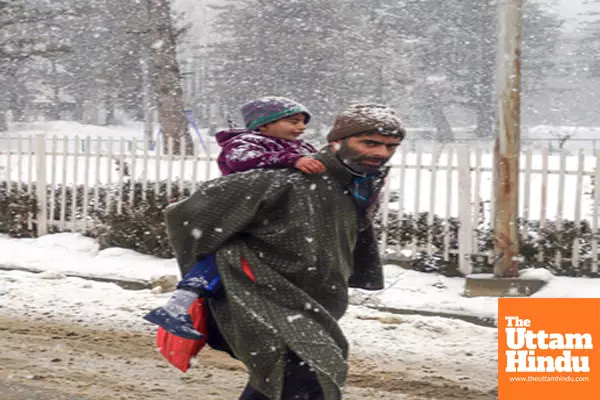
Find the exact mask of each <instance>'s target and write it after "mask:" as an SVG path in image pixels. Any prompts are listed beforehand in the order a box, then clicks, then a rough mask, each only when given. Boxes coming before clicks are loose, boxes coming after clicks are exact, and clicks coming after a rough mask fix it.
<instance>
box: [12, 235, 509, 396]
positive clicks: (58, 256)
mask: <svg viewBox="0 0 600 400" xmlns="http://www.w3.org/2000/svg"><path fill="white" fill-rule="evenodd" d="M0 265H5V266H6V265H9V266H13V267H21V268H27V269H30V270H36V271H42V272H41V273H31V272H25V271H19V270H13V271H2V270H0V314H5V315H6V314H8V315H12V316H25V317H33V318H42V319H49V320H55V321H67V322H73V323H84V324H88V325H89V324H91V325H100V326H107V327H112V328H118V329H122V330H132V331H150V330H152V329H153V328H154V327H153V326H152V325H150V324H148V323H146V322H145V321H144V320H143V319H142V318H141V317H142V316H143V315H144V314H145V313H146V312H147V311H149V310H150V309H151V308H154V307H156V306H159V305H162V304H163V303H164V302H165V301H166V299H167V298H168V296H169V294H168V293H163V294H161V293H156V291H152V290H138V291H133V290H124V289H122V288H120V287H119V286H117V285H115V284H113V283H103V282H96V281H91V280H86V279H82V278H75V277H67V276H66V274H69V273H75V274H78V275H80V276H81V275H90V276H95V277H108V278H116V277H119V278H126V279H151V278H152V277H156V276H160V275H169V274H173V275H176V274H177V268H176V264H175V261H174V260H162V259H158V258H154V257H149V256H145V255H140V254H136V253H135V252H132V251H127V250H120V249H107V250H102V251H99V250H98V246H97V244H96V243H95V242H94V240H92V239H89V238H85V237H82V236H80V235H78V234H72V233H65V234H55V235H48V236H45V237H42V238H39V239H10V238H7V237H6V236H0ZM393 268H394V267H392V266H390V267H389V268H388V270H389V271H391V274H390V278H389V279H397V278H398V277H400V275H399V274H400V272H399V271H395V270H394V269H393ZM430 278H431V277H429V276H425V275H422V276H421V275H418V274H408V275H407V276H406V279H407V281H406V282H404V283H403V285H402V286H414V288H417V287H421V288H422V293H421V294H420V296H421V295H422V296H426V293H432V294H435V295H436V296H438V297H439V298H440V299H442V298H443V297H442V296H441V295H440V294H436V291H437V290H439V289H437V288H433V289H432V288H430V287H428V279H430ZM409 281H410V282H409ZM392 289H393V288H392ZM392 289H390V290H389V291H387V292H385V295H386V296H392V294H393V293H395V296H397V298H396V297H394V296H392V297H390V298H395V299H396V300H398V301H399V305H401V306H415V307H417V308H418V307H419V306H420V305H419V303H418V301H417V299H416V297H415V296H414V291H412V292H408V291H403V290H401V289H399V290H394V291H392ZM455 289H456V287H455V286H453V287H452V288H451V290H449V291H448V293H447V295H446V296H447V298H448V299H452V298H454V299H456V301H457V302H458V301H459V300H460V296H459V294H458V293H455V294H454V295H452V294H450V291H454V290H455ZM386 299H387V297H386ZM411 299H412V300H411ZM430 300H431V303H430V304H433V303H435V299H434V298H431V299H430ZM473 304H474V302H473ZM488 305H489V308H488V309H487V311H488V312H493V310H492V308H493V306H492V303H491V302H488ZM428 306H429V305H428ZM438 306H439V307H438V308H439V309H445V308H448V307H450V306H451V304H444V302H442V301H440V303H439V305H438ZM430 308H431V307H430ZM342 326H343V329H344V330H345V332H346V333H347V335H348V338H349V341H350V343H351V345H352V348H353V354H356V355H358V356H360V357H361V358H362V359H372V360H374V361H376V362H378V363H380V362H382V361H381V360H387V361H386V363H388V362H392V363H398V362H399V363H403V362H406V363H411V362H414V363H423V362H427V363H431V365H446V364H447V363H448V362H449V361H448V360H449V359H453V360H454V359H455V358H456V357H459V358H460V357H462V356H463V354H466V353H468V354H467V356H466V357H467V358H468V360H467V359H465V360H464V361H465V363H467V364H468V365H469V367H468V368H474V370H485V371H487V373H486V374H485V376H486V377H487V378H485V379H483V378H482V381H483V380H486V381H487V383H488V384H490V383H491V384H492V385H493V381H494V380H493V379H492V378H493V377H494V376H495V375H494V374H495V368H496V342H497V333H496V330H495V329H493V328H486V327H482V326H477V325H473V324H470V323H467V322H463V321H460V320H452V319H446V318H439V317H421V316H418V315H406V316H404V315H403V316H398V315H393V314H389V313H383V312H379V311H377V310H373V309H370V308H367V307H362V306H351V307H350V309H349V312H348V314H347V316H345V317H344V318H343V320H342ZM425 343H426V344H427V346H426V348H427V351H424V350H423V349H424V345H425ZM471 356H473V357H471ZM463 358H464V357H463ZM467 361H468V362H467ZM473 363H474V364H473ZM465 368H467V367H465ZM449 370H453V368H449ZM452 373H453V374H456V373H457V372H456V371H453V372H452ZM458 374H459V375H460V373H458ZM465 374H468V375H471V376H473V374H470V373H467V372H466V370H465ZM490 377H492V378H490ZM457 379H458V378H457ZM482 384H483V383H482ZM488 386H489V385H488Z"/></svg>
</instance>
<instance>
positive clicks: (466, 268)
mask: <svg viewBox="0 0 600 400" xmlns="http://www.w3.org/2000/svg"><path fill="white" fill-rule="evenodd" d="M457 156H458V157H457V159H458V219H459V221H460V226H459V228H458V229H459V230H458V267H459V269H460V271H461V272H462V273H463V274H464V275H465V276H466V275H470V274H471V272H473V265H472V264H471V255H472V254H473V248H472V247H473V212H472V211H473V207H472V204H471V154H470V152H469V148H468V147H466V146H461V147H459V148H458V149H457ZM448 201H450V200H448Z"/></svg>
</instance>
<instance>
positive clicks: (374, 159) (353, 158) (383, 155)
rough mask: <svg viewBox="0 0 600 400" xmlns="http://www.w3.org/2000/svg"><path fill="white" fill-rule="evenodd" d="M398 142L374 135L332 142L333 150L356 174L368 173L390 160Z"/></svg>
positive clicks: (391, 138) (398, 140) (394, 139)
mask: <svg viewBox="0 0 600 400" xmlns="http://www.w3.org/2000/svg"><path fill="white" fill-rule="evenodd" d="M400 142H401V139H400V138H399V137H394V136H388V135H381V134H379V133H375V134H372V135H361V136H353V137H349V138H347V139H344V140H339V141H337V142H334V145H333V148H334V151H335V152H336V154H337V156H338V157H339V158H340V160H342V162H343V163H344V164H346V165H347V166H348V167H350V168H351V169H353V170H354V171H356V172H362V173H370V172H375V171H377V170H378V169H379V168H381V167H382V166H383V165H384V164H385V163H386V162H388V161H389V159H390V158H392V156H393V155H394V153H395V152H396V148H398V146H399V145H400Z"/></svg>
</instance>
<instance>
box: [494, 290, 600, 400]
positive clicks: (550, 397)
mask: <svg viewBox="0 0 600 400" xmlns="http://www.w3.org/2000/svg"><path fill="white" fill-rule="evenodd" d="M498 399H499V400H531V399H544V400H559V399H560V400H563V399H573V400H598V399H600V299H567V298H552V299H541V298H533V299H532V298H501V299H498Z"/></svg>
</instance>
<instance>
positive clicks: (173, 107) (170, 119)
mask: <svg viewBox="0 0 600 400" xmlns="http://www.w3.org/2000/svg"><path fill="white" fill-rule="evenodd" d="M147 5H148V15H149V27H150V35H151V38H152V45H151V49H152V60H153V67H154V68H153V73H154V77H153V81H154V87H155V92H156V100H157V104H158V120H159V123H160V126H161V131H162V134H163V137H164V138H172V139H173V145H174V150H175V151H176V152H178V151H179V149H180V143H181V138H185V139H186V141H187V143H188V150H189V148H190V147H189V146H190V145H191V143H192V142H191V138H190V135H189V131H188V120H187V116H186V115H185V109H184V101H183V90H182V87H181V74H180V70H179V63H178V61H177V42H176V40H177V36H178V32H177V30H176V28H175V25H174V23H173V18H172V14H171V1H170V0H147ZM164 143H165V146H166V145H167V141H166V140H165V141H164Z"/></svg>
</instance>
